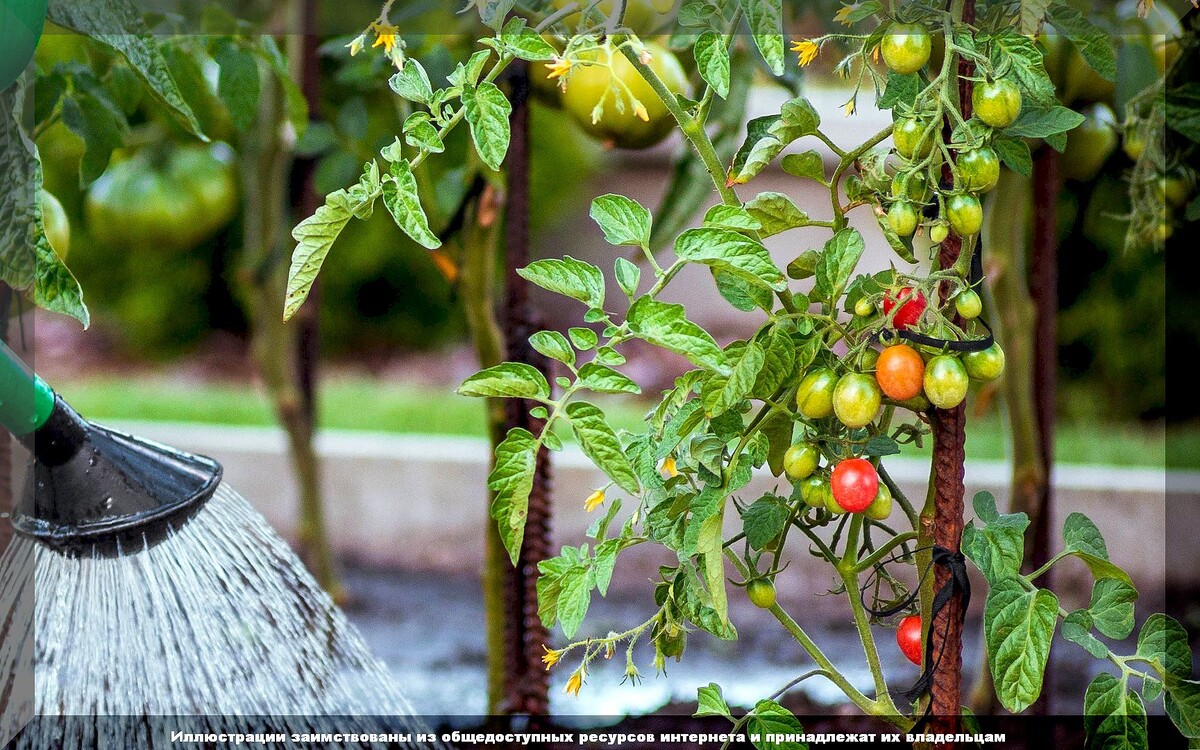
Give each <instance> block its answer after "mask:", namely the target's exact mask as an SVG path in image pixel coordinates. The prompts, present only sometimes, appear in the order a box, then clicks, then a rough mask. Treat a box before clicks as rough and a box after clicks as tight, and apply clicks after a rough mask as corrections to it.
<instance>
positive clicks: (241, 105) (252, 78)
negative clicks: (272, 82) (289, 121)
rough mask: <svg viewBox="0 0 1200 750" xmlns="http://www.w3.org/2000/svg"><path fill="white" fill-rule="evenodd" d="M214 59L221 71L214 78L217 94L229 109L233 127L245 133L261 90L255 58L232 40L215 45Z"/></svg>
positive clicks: (253, 118)
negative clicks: (215, 79)
mask: <svg viewBox="0 0 1200 750" xmlns="http://www.w3.org/2000/svg"><path fill="white" fill-rule="evenodd" d="M213 60H215V61H216V63H217V65H219V66H220V68H221V70H220V74H219V75H218V77H217V95H218V96H220V97H221V101H222V102H223V103H224V104H225V108H226V109H227V110H229V118H230V119H231V120H232V121H233V126H234V127H235V128H237V129H238V130H240V131H243V132H244V131H246V130H248V129H249V128H250V126H251V125H253V124H254V120H255V119H256V118H257V117H258V105H259V91H260V87H261V80H260V79H259V74H258V57H257V56H256V55H255V54H254V53H252V52H250V51H249V50H247V49H244V48H243V47H241V46H239V45H238V44H237V43H236V42H235V41H234V40H233V39H225V40H223V41H222V42H220V43H218V45H217V48H216V50H215V51H214V52H213Z"/></svg>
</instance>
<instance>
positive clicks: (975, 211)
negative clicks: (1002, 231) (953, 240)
mask: <svg viewBox="0 0 1200 750" xmlns="http://www.w3.org/2000/svg"><path fill="white" fill-rule="evenodd" d="M946 219H947V221H949V222H950V228H951V229H953V230H954V231H955V233H956V234H958V236H959V237H972V236H974V235H976V234H979V230H981V229H983V205H982V204H980V202H979V199H978V198H976V197H975V196H973V195H971V194H970V193H960V194H959V195H954V196H951V197H950V200H948V201H946Z"/></svg>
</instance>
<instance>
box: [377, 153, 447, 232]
mask: <svg viewBox="0 0 1200 750" xmlns="http://www.w3.org/2000/svg"><path fill="white" fill-rule="evenodd" d="M392 178H393V179H390V180H385V181H384V182H383V205H385V206H387V210H388V213H390V214H391V215H392V218H393V219H395V220H396V225H397V226H398V227H400V228H401V229H402V230H404V233H405V234H407V235H408V236H409V237H411V238H413V240H415V241H416V242H417V243H418V244H419V245H421V246H422V247H426V248H429V249H430V250H433V249H436V248H439V247H441V246H442V241H441V240H440V239H438V237H437V235H435V234H434V233H433V232H431V231H430V230H429V219H428V218H426V217H425V209H424V208H422V207H421V196H420V195H419V194H418V193H417V178H416V177H415V176H414V175H413V171H412V166H411V165H410V164H409V163H408V162H407V161H398V162H396V163H395V164H393V165H392Z"/></svg>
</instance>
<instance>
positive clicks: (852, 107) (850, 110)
mask: <svg viewBox="0 0 1200 750" xmlns="http://www.w3.org/2000/svg"><path fill="white" fill-rule="evenodd" d="M843 109H844V110H845V112H846V117H849V116H850V115H852V114H854V113H855V112H857V111H858V97H855V96H852V97H850V101H848V102H846V104H845V106H844V107H843Z"/></svg>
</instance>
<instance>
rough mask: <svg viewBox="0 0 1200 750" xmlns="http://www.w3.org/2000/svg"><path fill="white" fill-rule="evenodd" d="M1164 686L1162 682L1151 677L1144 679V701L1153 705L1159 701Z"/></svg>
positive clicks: (1147, 676)
mask: <svg viewBox="0 0 1200 750" xmlns="http://www.w3.org/2000/svg"><path fill="white" fill-rule="evenodd" d="M1162 692H1163V684H1162V680H1158V679H1155V678H1153V677H1151V676H1149V675H1146V676H1145V677H1143V678H1142V699H1143V700H1145V701H1146V702H1148V703H1153V702H1154V701H1156V700H1158V696H1160V695H1162Z"/></svg>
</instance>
